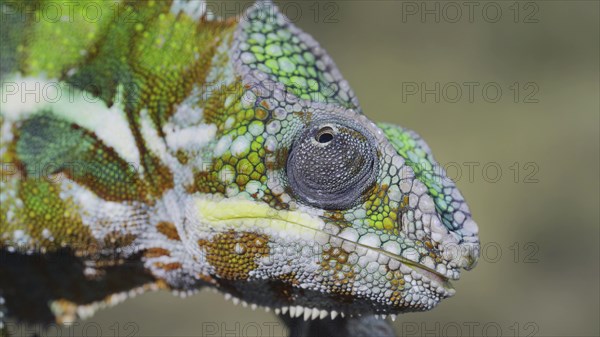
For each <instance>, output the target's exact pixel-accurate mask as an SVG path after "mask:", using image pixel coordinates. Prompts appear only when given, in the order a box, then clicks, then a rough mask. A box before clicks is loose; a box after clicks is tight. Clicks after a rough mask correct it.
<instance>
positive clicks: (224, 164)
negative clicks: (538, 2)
mask: <svg viewBox="0 0 600 337" xmlns="http://www.w3.org/2000/svg"><path fill="white" fill-rule="evenodd" d="M50 5H51V6H52V7H53V8H55V9H58V10H59V11H60V13H62V16H61V18H60V20H50V19H48V18H44V15H45V13H44V12H43V11H44V10H47V9H48V8H49V6H50ZM78 5H82V4H78V3H73V2H72V1H64V2H63V1H56V0H52V1H44V0H40V1H36V2H30V1H23V2H3V3H2V5H1V6H2V15H3V20H2V27H1V28H2V47H1V51H2V54H1V61H2V62H1V68H0V76H1V78H0V80H1V82H2V86H1V96H2V103H1V109H0V124H1V130H0V131H1V136H0V160H1V164H2V176H1V181H0V188H1V191H0V201H1V203H0V252H1V260H0V262H1V264H0V309H1V311H2V317H3V319H4V318H6V317H13V318H15V319H17V320H19V321H23V322H28V323H35V322H46V323H50V322H52V323H53V322H58V323H69V322H72V321H74V320H76V319H85V318H87V317H90V316H91V315H92V314H93V313H94V312H95V311H96V310H98V309H101V308H104V307H107V306H110V305H114V304H117V303H119V302H121V301H123V300H125V299H126V298H129V297H132V296H136V295H138V294H142V293H144V292H148V291H156V290H169V291H172V292H173V293H175V294H180V295H192V294H195V293H197V292H198V291H200V290H201V289H204V288H210V289H215V290H217V291H218V292H221V293H223V294H224V296H225V298H226V299H231V300H232V301H234V302H235V303H236V304H237V303H242V304H243V305H244V306H250V307H252V308H256V307H263V308H266V309H268V310H273V311H274V312H275V313H276V314H278V315H281V316H286V317H288V319H289V318H302V319H304V320H333V319H340V318H342V317H343V318H347V319H349V318H358V317H366V316H373V315H375V316H376V317H378V318H380V319H381V318H386V317H388V315H390V317H392V318H393V319H395V318H396V315H397V314H400V313H404V312H410V311H425V310H429V309H432V308H433V307H435V306H436V305H437V304H438V303H439V302H440V301H441V300H442V299H445V298H448V297H450V296H452V295H454V293H455V290H454V288H453V286H452V283H451V282H452V281H454V280H458V279H459V277H460V273H461V270H462V269H466V270H469V269H471V268H473V267H474V266H475V264H476V262H477V259H478V256H479V237H478V226H477V224H476V223H475V221H474V220H473V219H472V216H471V213H470V211H469V208H468V206H467V204H466V202H465V200H464V198H463V196H462V195H461V193H460V192H459V190H458V189H457V187H456V186H455V184H454V182H453V181H452V180H451V179H450V178H448V177H447V175H446V173H445V171H444V170H443V168H441V166H440V165H439V164H438V163H437V162H436V160H435V159H434V157H433V154H432V152H431V150H430V148H429V147H428V145H427V144H426V143H425V141H424V140H423V139H422V138H421V137H420V136H419V135H418V134H417V133H416V132H414V131H412V130H409V129H406V128H403V127H400V126H396V125H392V124H387V123H375V122H373V121H371V120H370V119H369V118H367V117H366V115H365V114H364V113H363V110H362V108H361V106H360V104H359V102H358V99H357V98H356V96H355V94H354V92H353V91H352V89H351V88H350V85H349V84H348V82H347V81H346V80H345V79H344V78H343V77H342V75H341V74H340V71H339V70H338V68H337V67H336V65H335V63H334V62H333V60H332V59H331V57H330V56H329V55H328V54H327V53H326V51H325V50H324V49H323V48H322V47H321V46H320V45H319V44H318V42H316V41H315V40H314V39H313V38H312V37H311V36H309V35H308V34H306V33H305V32H303V31H302V30H301V29H300V28H298V27H297V26H296V25H295V24H294V23H293V22H291V21H290V20H289V19H287V18H286V17H285V15H284V14H282V13H281V12H280V10H279V9H278V8H277V6H276V5H274V4H273V3H271V2H270V1H258V2H257V3H255V4H253V5H252V6H250V7H249V8H247V9H246V10H245V12H244V13H243V14H242V15H239V16H238V17H233V18H229V19H221V18H218V17H216V16H215V15H214V14H213V13H211V12H210V11H208V10H207V8H206V3H205V2H202V1H179V0H173V1H144V2H119V1H117V2H114V1H107V2H95V5H96V6H98V9H99V10H100V11H101V13H102V15H101V16H98V18H96V19H92V18H90V17H87V18H86V17H83V16H82V15H78V13H79V12H78V7H77V6H78ZM79 14H80V13H79ZM46 15H47V13H46Z"/></svg>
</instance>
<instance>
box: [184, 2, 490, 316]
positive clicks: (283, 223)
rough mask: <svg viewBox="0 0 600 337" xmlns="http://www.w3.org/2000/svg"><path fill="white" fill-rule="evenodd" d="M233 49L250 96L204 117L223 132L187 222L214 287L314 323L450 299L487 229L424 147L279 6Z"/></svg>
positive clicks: (191, 197)
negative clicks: (368, 104)
mask: <svg viewBox="0 0 600 337" xmlns="http://www.w3.org/2000/svg"><path fill="white" fill-rule="evenodd" d="M223 44H224V45H225V46H226V49H227V57H226V58H224V60H222V62H224V63H223V64H224V67H223V68H224V69H226V68H227V67H230V68H231V73H232V74H233V75H232V76H233V77H234V78H235V79H236V80H237V81H241V83H243V86H241V88H237V89H236V88H233V89H231V88H230V89H228V90H224V91H222V92H220V93H218V94H215V97H214V98H213V99H214V101H213V102H216V103H214V104H213V105H211V107H213V108H214V109H215V111H216V110H218V113H212V112H211V111H210V109H208V108H207V109H205V110H204V116H205V119H206V121H207V122H209V123H214V124H215V125H216V130H217V131H216V136H215V139H213V140H212V141H210V142H209V144H208V145H207V146H206V148H205V149H204V152H203V154H202V157H203V158H204V159H206V158H208V160H209V161H210V165H209V166H205V167H204V169H203V170H198V171H195V172H194V173H193V177H194V178H193V183H190V184H189V186H186V188H185V190H186V191H187V192H186V193H187V194H188V197H187V198H186V199H185V200H186V201H185V202H184V207H185V216H184V221H183V225H182V232H184V233H185V235H183V240H184V242H185V246H186V249H187V251H188V252H189V253H190V255H191V256H193V259H194V260H195V261H196V262H197V263H198V264H199V265H203V266H208V267H206V268H204V270H203V273H204V274H207V275H210V276H209V277H208V279H209V282H210V283H212V284H214V285H215V286H216V287H218V288H220V289H221V290H222V291H224V292H226V293H228V294H230V295H232V296H234V297H236V298H241V299H242V300H244V301H247V302H250V303H255V304H257V305H262V306H268V307H271V308H275V309H277V310H282V311H283V312H286V311H287V310H290V313H291V314H292V315H299V314H300V313H302V312H304V315H305V316H306V315H308V317H313V318H314V317H323V316H325V315H328V314H329V313H333V312H336V313H345V314H348V315H358V314H363V313H375V314H395V313H399V312H404V311H415V310H428V309H430V308H432V307H433V306H435V305H436V304H437V303H438V302H439V301H440V300H441V299H443V298H446V297H448V296H451V295H453V294H454V289H453V288H452V285H451V284H450V282H449V280H455V279H458V278H459V274H460V269H461V268H465V269H470V268H472V267H473V266H474V265H475V263H476V261H477V258H478V255H479V239H478V229H477V225H476V224H475V222H474V221H473V220H472V219H471V214H470V212H469V209H468V207H467V205H466V203H465V201H464V199H463V197H462V196H461V194H460V192H459V191H458V189H457V188H456V187H455V185H454V183H453V182H452V181H451V180H450V179H449V178H448V177H446V175H445V172H444V170H443V169H441V168H440V167H439V165H438V164H437V163H436V161H435V160H434V158H433V156H432V154H431V152H430V150H429V148H428V147H427V145H426V144H425V143H424V141H423V140H422V139H421V138H420V137H419V136H418V135H417V134H416V133H414V132H412V131H409V130H406V129H404V128H401V127H397V126H393V125H388V124H375V123H373V122H371V121H370V120H369V119H368V118H367V117H365V116H364V115H363V114H362V112H361V109H360V106H359V105H358V101H357V100H356V98H355V96H354V94H353V93H352V90H351V89H350V88H349V86H348V84H347V82H346V81H345V80H344V79H343V78H342V77H341V75H340V74H339V72H338V71H337V69H336V67H335V65H334V64H333V62H332V61H331V59H330V58H329V57H328V56H327V54H326V53H325V52H324V51H323V50H322V49H321V48H320V47H319V45H318V44H317V43H316V42H315V41H314V40H313V39H312V38H311V37H310V36H308V35H306V34H304V33H303V32H301V31H300V30H299V29H298V28H296V27H295V26H294V25H292V24H291V23H289V22H287V20H285V18H284V17H283V16H282V15H281V14H280V13H279V12H277V11H276V10H273V8H270V9H269V10H264V9H263V7H261V6H260V5H257V6H254V7H253V8H251V9H250V10H249V11H248V13H247V14H246V15H245V16H244V18H243V19H242V20H241V21H240V23H239V24H238V27H237V28H236V30H235V32H234V33H233V35H232V37H231V40H229V41H228V40H224V42H223ZM236 80H232V83H233V82H235V81H236ZM307 308H308V309H310V310H308V309H307Z"/></svg>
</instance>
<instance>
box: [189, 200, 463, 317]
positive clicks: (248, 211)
mask: <svg viewBox="0 0 600 337" xmlns="http://www.w3.org/2000/svg"><path fill="white" fill-rule="evenodd" d="M307 213H308V212H300V211H289V210H275V209H272V208H271V207H270V206H269V205H267V204H265V203H261V202H256V201H252V200H248V199H244V198H239V197H238V198H223V197H218V196H214V195H195V196H193V197H191V198H190V199H189V200H188V202H187V204H186V218H187V220H188V225H187V226H186V228H185V231H186V235H185V236H187V237H188V238H189V239H188V240H187V241H188V244H195V242H197V241H201V242H203V243H205V244H206V243H207V242H210V247H208V246H206V245H205V246H203V247H200V251H202V253H201V254H200V255H198V256H199V258H200V259H206V260H204V261H202V263H206V264H207V265H209V266H212V267H211V268H209V269H208V270H205V273H208V274H211V275H215V276H217V277H216V279H218V280H219V282H217V283H219V284H220V283H223V284H220V285H217V288H219V289H220V290H222V291H224V292H226V293H229V296H232V297H239V298H240V299H243V300H244V301H247V302H249V303H254V304H255V305H259V306H265V307H270V308H271V309H276V308H280V310H281V312H283V310H284V309H283V308H284V307H290V305H291V307H296V308H298V307H300V308H302V307H303V308H309V309H307V310H310V315H309V316H310V317H312V316H313V312H315V314H314V315H317V314H316V311H315V310H326V311H328V312H332V311H333V310H337V312H339V313H342V312H344V313H345V314H346V315H359V314H364V313H367V312H372V313H374V314H381V315H383V314H391V313H399V312H402V311H415V310H428V309H430V308H432V307H433V306H435V305H436V304H437V303H438V302H439V301H440V300H441V299H443V298H446V297H449V296H452V295H453V294H454V292H455V290H454V288H453V287H452V285H451V284H450V282H449V281H448V277H446V276H444V275H441V274H439V273H437V272H435V271H433V270H431V269H429V268H427V267H426V266H422V265H420V264H418V263H416V262H414V261H410V260H408V259H406V258H404V257H402V256H398V255H396V254H393V253H391V252H388V251H385V250H383V249H381V248H379V247H371V246H368V245H365V244H359V243H358V242H354V241H351V240H348V239H346V238H343V237H339V236H337V235H334V234H332V233H327V228H328V226H327V225H326V223H325V222H324V221H323V220H322V219H321V218H320V217H319V216H317V215H311V214H307ZM256 235H259V236H261V237H262V238H261V240H265V239H264V238H267V241H268V246H269V248H270V249H271V251H270V252H269V253H267V254H263V255H260V254H257V255H252V257H251V258H248V256H244V254H243V252H244V251H245V250H249V251H256V250H255V248H256V247H248V246H247V247H246V248H249V249H243V247H239V244H240V243H241V241H235V240H236V238H238V239H241V240H246V241H245V242H247V239H248V238H252V240H255V238H256ZM223 237H226V238H227V240H222V238H223ZM241 244H242V245H243V243H241ZM309 244H314V245H313V246H311V247H308V248H310V250H311V251H312V249H317V250H318V252H317V253H316V254H315V255H310V256H299V255H296V256H286V255H283V256H282V255H280V256H279V257H278V256H277V255H269V254H275V253H274V252H275V251H276V250H278V251H279V252H281V251H288V250H292V251H295V252H299V251H300V250H302V248H307V247H306V246H307V245H309ZM226 247H229V248H226ZM232 247H235V248H232ZM325 247H338V249H339V250H340V251H341V250H343V251H344V252H348V254H349V255H354V256H355V260H354V261H352V262H351V264H348V265H350V267H351V268H353V267H355V266H358V265H360V264H361V263H360V262H358V259H359V257H360V259H361V261H362V260H365V261H367V262H366V263H365V264H364V265H362V266H361V267H360V268H362V269H368V270H371V271H370V273H371V272H373V266H372V265H377V267H378V268H379V267H385V268H388V267H389V268H388V269H387V270H389V271H390V272H392V274H393V275H394V276H393V277H394V278H395V279H396V280H397V281H400V282H403V283H402V284H404V281H403V280H404V279H406V282H408V283H410V282H411V281H410V280H411V279H412V280H415V282H419V284H423V285H424V286H425V290H423V288H422V287H421V286H419V287H416V286H415V287H414V288H412V290H411V289H410V288H409V289H408V292H404V290H402V289H398V291H399V292H400V293H401V294H402V295H394V296H396V300H394V299H393V298H391V299H390V298H389V297H387V296H389V293H388V289H390V288H387V287H383V288H382V291H381V292H380V293H379V294H370V292H371V289H369V284H368V282H366V281H365V279H364V276H365V275H362V276H361V278H358V279H355V278H352V277H349V278H348V280H345V281H347V283H346V284H344V283H342V287H345V288H343V289H344V290H343V291H342V292H340V296H342V297H343V296H345V295H341V294H347V293H350V292H351V293H358V294H359V295H361V294H362V295H361V296H363V300H364V301H363V302H362V305H363V306H362V308H370V309H367V310H364V309H361V306H359V305H356V304H344V303H339V302H338V299H337V298H338V297H337V296H338V295H336V291H339V289H341V288H337V287H338V286H339V285H338V286H334V289H332V288H331V286H332V282H336V281H335V277H336V276H337V274H335V273H337V272H335V270H337V271H342V269H335V268H334V269H329V270H331V271H332V272H334V274H329V276H322V275H327V274H321V273H322V272H323V271H324V270H323V269H322V268H325V270H327V268H329V267H328V266H327V265H328V264H330V263H331V262H332V260H331V259H330V258H322V256H323V254H326V253H325V252H324V251H325V250H326V249H325ZM195 249H196V250H197V249H198V247H196V248H195ZM238 250H239V251H238ZM263 252H264V251H263ZM236 253H238V254H242V256H241V258H242V259H243V260H244V261H246V262H247V263H248V264H251V265H252V268H251V269H248V270H245V273H244V274H243V275H242V274H239V273H232V272H231V270H232V269H236V268H237V269H239V268H238V266H237V265H235V264H236V263H238V261H240V258H238V256H236V255H234V254H236ZM252 254H254V253H252ZM211 256H212V258H213V260H212V261H211ZM223 256H227V257H226V258H225V259H224V258H223ZM215 257H218V258H217V259H216V262H217V263H212V262H215V260H214V259H215ZM351 259H352V258H350V259H348V261H347V262H348V263H350V261H349V260H351ZM273 261H274V262H273ZM282 261H283V262H285V261H287V265H288V266H287V268H288V270H287V271H286V269H285V268H286V266H285V263H283V262H282ZM369 261H370V262H369ZM344 262H346V261H344ZM228 263H230V264H231V265H227V264H228ZM273 263H274V264H275V265H273ZM323 263H325V264H323ZM219 264H220V265H219ZM367 264H368V268H367V267H366V265H367ZM224 266H225V267H224ZM344 270H346V271H347V270H348V269H344ZM223 271H225V272H223ZM296 271H299V275H300V278H299V279H296V278H295V276H294V277H293V278H286V279H285V280H286V281H285V282H284V283H286V284H287V285H289V286H290V287H291V284H294V289H300V290H301V291H308V289H312V291H313V292H314V293H315V294H318V293H320V294H321V296H323V298H320V299H318V300H315V298H317V297H316V296H313V298H312V300H309V301H307V302H303V300H304V299H303V298H302V297H297V296H296V295H294V296H291V297H290V298H287V299H282V298H279V299H276V300H274V301H271V302H266V303H265V302H263V301H261V299H260V298H252V295H250V296H247V293H246V292H248V291H250V292H252V291H253V290H252V289H250V288H247V287H245V289H244V291H237V290H234V291H230V290H231V289H235V288H236V287H238V284H239V283H236V282H238V281H244V282H242V283H250V282H254V281H258V280H267V279H270V280H274V281H275V282H278V281H279V280H284V279H283V278H280V277H281V276H286V275H292V274H294V273H296ZM307 271H308V274H310V275H312V276H310V277H307V276H306V275H307ZM357 273H358V272H357ZM294 275H295V274H294ZM286 277H287V276H286ZM319 277H320V279H319ZM388 280H389V279H388ZM356 282H358V283H356ZM421 282H422V283H421ZM234 284H235V285H234ZM268 286H269V285H268V284H263V285H258V286H257V287H256V288H257V289H262V288H265V287H268ZM419 288H420V289H419ZM302 289H304V290H302ZM238 290H239V289H238ZM392 291H394V290H393V289H392ZM384 292H385V293H386V294H387V295H385V297H384ZM407 294H412V296H413V297H412V298H413V300H411V296H410V295H409V296H406V295H407ZM398 296H400V297H401V299H399V298H398ZM263 297H264V296H263ZM271 297H272V296H271ZM419 298H420V300H419ZM382 301H383V302H382ZM415 301H416V302H415ZM356 303H358V302H356ZM367 303H371V304H373V306H372V307H370V305H369V306H365V304H367ZM378 303H379V304H378ZM384 303H387V304H384ZM291 307H290V308H291ZM298 310H300V309H295V310H293V311H292V310H291V309H290V313H292V312H296V311H298ZM303 312H304V313H306V311H303ZM306 315H308V314H306ZM321 315H324V314H322V313H321V311H319V314H318V316H317V317H320V316H321Z"/></svg>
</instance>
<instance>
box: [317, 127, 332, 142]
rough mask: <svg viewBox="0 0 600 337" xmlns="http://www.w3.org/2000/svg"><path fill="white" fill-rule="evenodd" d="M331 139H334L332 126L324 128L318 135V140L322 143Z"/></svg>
mask: <svg viewBox="0 0 600 337" xmlns="http://www.w3.org/2000/svg"><path fill="white" fill-rule="evenodd" d="M331 140H333V129H331V128H330V127H325V128H322V129H321V130H320V131H319V135H318V136H317V141H318V142H319V143H321V144H326V143H329V142H330V141H331Z"/></svg>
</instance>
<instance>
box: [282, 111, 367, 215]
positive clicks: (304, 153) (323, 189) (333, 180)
mask: <svg viewBox="0 0 600 337" xmlns="http://www.w3.org/2000/svg"><path fill="white" fill-rule="evenodd" d="M375 146H376V144H374V138H373V136H371V135H369V134H368V132H367V131H366V130H365V129H364V128H362V127H360V125H352V123H351V122H349V121H336V120H326V119H324V120H318V121H316V122H313V123H311V124H309V125H307V126H306V127H305V129H304V130H302V131H301V132H300V133H299V135H298V137H297V138H296V140H295V141H294V143H293V144H292V146H291V150H290V153H289V155H288V160H287V166H286V168H287V177H288V180H289V184H290V187H291V188H292V192H293V194H294V195H295V196H297V197H298V198H299V199H300V200H302V201H303V202H305V203H306V204H308V205H313V206H315V207H320V208H323V209H328V210H330V209H332V210H336V209H348V208H350V207H351V206H353V205H356V204H357V203H359V202H360V201H361V200H362V199H363V198H364V192H365V191H366V190H367V189H368V188H369V187H372V186H373V183H374V182H375V177H376V171H377V169H378V161H377V152H376V147H375Z"/></svg>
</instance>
